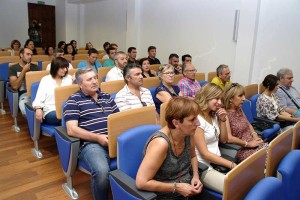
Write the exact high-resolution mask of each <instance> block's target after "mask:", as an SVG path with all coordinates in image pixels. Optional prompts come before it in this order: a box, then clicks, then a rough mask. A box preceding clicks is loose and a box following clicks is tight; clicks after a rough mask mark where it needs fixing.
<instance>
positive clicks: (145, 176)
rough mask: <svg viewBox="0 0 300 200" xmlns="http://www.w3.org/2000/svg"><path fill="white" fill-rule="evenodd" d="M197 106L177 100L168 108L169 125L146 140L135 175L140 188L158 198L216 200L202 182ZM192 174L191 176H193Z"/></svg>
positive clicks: (185, 99) (184, 100)
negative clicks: (196, 151)
mask: <svg viewBox="0 0 300 200" xmlns="http://www.w3.org/2000/svg"><path fill="white" fill-rule="evenodd" d="M199 112H200V109H199V106H198V105H197V103H196V102H195V101H193V100H191V99H187V98H184V97H176V98H174V99H172V100H170V102H169V103H168V106H167V108H166V117H165V119H166V121H167V126H165V127H163V128H162V129H160V130H159V131H157V132H155V133H154V134H153V135H152V136H151V137H150V138H149V139H148V141H147V143H146V145H145V150H144V158H143V160H142V163H141V165H140V167H139V170H138V172H137V176H136V186H137V188H138V189H141V190H146V191H151V192H155V193H156V194H157V199H199V200H200V199H215V198H214V197H213V196H211V195H210V194H209V193H208V192H207V191H206V190H203V185H202V183H201V181H200V179H199V173H198V161H197V157H196V154H195V144H194V138H193V136H194V134H195V130H196V128H197V126H199V125H200V123H199V120H198V119H197V115H198V113H199ZM190 171H192V173H190Z"/></svg>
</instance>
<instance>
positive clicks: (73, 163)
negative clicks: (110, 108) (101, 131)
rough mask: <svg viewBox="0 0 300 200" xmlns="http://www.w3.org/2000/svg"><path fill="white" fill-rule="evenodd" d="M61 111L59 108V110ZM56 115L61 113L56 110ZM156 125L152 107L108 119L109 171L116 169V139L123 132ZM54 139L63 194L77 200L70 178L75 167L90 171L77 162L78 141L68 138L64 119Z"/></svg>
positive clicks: (133, 110)
mask: <svg viewBox="0 0 300 200" xmlns="http://www.w3.org/2000/svg"><path fill="white" fill-rule="evenodd" d="M59 109H60V110H61V109H62V108H61V107H60V108H59ZM56 112H57V113H61V111H58V109H57V110H56ZM155 123H156V111H155V107H154V106H147V107H142V108H137V109H132V110H128V111H124V112H119V113H115V114H112V115H110V116H109V117H108V123H107V128H108V143H109V144H108V148H109V157H110V169H111V170H115V169H117V159H116V157H117V137H118V136H119V135H120V134H121V133H122V132H124V131H126V130H128V129H130V128H133V127H136V126H140V125H146V124H155ZM55 130H56V131H55V139H56V143H57V148H58V152H59V158H60V161H61V164H62V168H63V171H64V173H65V175H66V178H67V182H66V183H64V184H63V185H62V187H63V189H64V190H65V192H66V193H67V194H68V195H69V196H70V197H71V198H72V199H77V198H78V194H77V192H76V190H75V189H74V188H73V184H72V177H73V175H74V173H75V171H76V169H77V167H78V168H79V169H80V170H82V171H83V172H86V173H89V171H90V169H89V168H88V167H87V166H86V165H85V164H84V163H83V162H81V161H78V153H79V148H80V140H79V139H78V138H74V137H70V136H69V135H68V134H67V132H66V126H65V122H64V119H63V118H62V126H60V127H56V128H55Z"/></svg>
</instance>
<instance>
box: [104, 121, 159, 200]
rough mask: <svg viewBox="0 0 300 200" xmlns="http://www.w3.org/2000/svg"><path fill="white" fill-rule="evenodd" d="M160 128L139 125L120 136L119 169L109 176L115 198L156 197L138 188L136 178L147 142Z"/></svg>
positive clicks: (128, 199) (116, 199)
mask: <svg viewBox="0 0 300 200" xmlns="http://www.w3.org/2000/svg"><path fill="white" fill-rule="evenodd" d="M159 129H161V126H159V125H144V126H138V127H135V128H132V129H129V130H127V131H125V132H123V133H122V134H121V135H120V136H119V137H118V143H117V145H118V148H117V149H118V157H117V163H118V169H117V170H114V171H112V172H111V173H110V176H109V180H110V183H111V190H112V194H113V198H114V200H124V199H127V200H130V199H155V197H156V195H155V193H152V192H145V191H140V190H138V189H137V188H136V184H135V179H136V173H137V171H138V169H139V166H140V164H141V162H142V159H143V149H144V146H145V143H146V142H147V140H148V138H149V137H150V136H151V135H152V134H153V133H155V132H156V131H158V130H159ZM133 146H134V148H132V147H133ZM129 160H130V162H128V161H129Z"/></svg>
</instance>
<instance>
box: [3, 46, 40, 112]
mask: <svg viewBox="0 0 300 200" xmlns="http://www.w3.org/2000/svg"><path fill="white" fill-rule="evenodd" d="M19 56H20V62H19V63H18V64H16V65H13V66H11V67H9V69H8V77H9V83H10V85H11V87H12V89H14V90H17V91H18V93H19V108H20V111H21V113H22V115H23V116H24V117H25V114H26V113H25V103H29V102H30V98H29V97H28V96H27V91H26V83H25V75H26V73H27V72H29V71H39V67H38V66H37V65H34V64H32V63H31V58H32V51H31V50H30V49H29V48H24V49H21V50H20V52H19Z"/></svg>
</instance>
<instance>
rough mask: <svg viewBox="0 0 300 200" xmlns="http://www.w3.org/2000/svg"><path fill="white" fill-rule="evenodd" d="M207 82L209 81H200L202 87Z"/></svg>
mask: <svg viewBox="0 0 300 200" xmlns="http://www.w3.org/2000/svg"><path fill="white" fill-rule="evenodd" d="M206 83H208V81H199V84H200V86H201V87H203V86H204V85H205V84H206Z"/></svg>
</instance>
